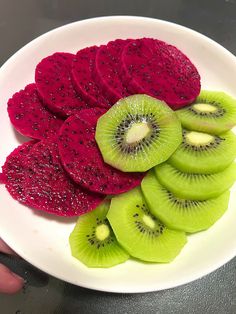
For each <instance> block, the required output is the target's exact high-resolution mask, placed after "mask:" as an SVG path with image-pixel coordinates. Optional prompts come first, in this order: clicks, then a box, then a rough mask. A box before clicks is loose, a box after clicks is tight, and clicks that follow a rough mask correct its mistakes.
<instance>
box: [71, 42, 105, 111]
mask: <svg viewBox="0 0 236 314" xmlns="http://www.w3.org/2000/svg"><path fill="white" fill-rule="evenodd" d="M97 51H98V47H97V46H92V47H88V48H84V49H82V50H79V51H78V52H77V54H76V57H75V58H74V60H73V63H72V76H73V79H74V82H75V86H76V88H77V91H78V93H80V94H81V95H83V97H84V99H86V100H87V101H88V103H89V104H90V106H91V107H103V108H109V107H110V103H109V100H108V99H107V98H105V96H104V92H103V90H102V88H101V86H100V85H99V84H98V83H97V82H96V80H95V74H94V73H95V57H96V54H97Z"/></svg>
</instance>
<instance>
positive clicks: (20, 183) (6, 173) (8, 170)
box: [0, 141, 37, 203]
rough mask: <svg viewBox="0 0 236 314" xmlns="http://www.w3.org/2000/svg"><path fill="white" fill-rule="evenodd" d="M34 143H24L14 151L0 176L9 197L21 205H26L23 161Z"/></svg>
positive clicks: (25, 171)
mask: <svg viewBox="0 0 236 314" xmlns="http://www.w3.org/2000/svg"><path fill="white" fill-rule="evenodd" d="M36 143H37V142H36V141H30V142H26V143H24V144H22V145H20V146H18V147H17V148H16V149H14V150H13V152H12V153H11V154H10V155H9V156H8V157H7V159H6V162H5V164H4V165H3V167H2V173H1V174H0V178H1V183H4V184H6V188H7V190H8V192H9V193H10V194H11V196H12V197H13V198H14V199H16V200H17V201H19V202H22V203H26V196H25V188H24V186H25V180H26V177H27V169H26V167H25V166H24V160H25V158H26V156H27V155H28V154H29V152H30V151H31V149H32V148H33V146H34V145H35V144H36Z"/></svg>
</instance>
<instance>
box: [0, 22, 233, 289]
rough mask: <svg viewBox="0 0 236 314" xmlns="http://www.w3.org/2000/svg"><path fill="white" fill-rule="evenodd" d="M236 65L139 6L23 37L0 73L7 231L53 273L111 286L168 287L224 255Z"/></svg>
mask: <svg viewBox="0 0 236 314" xmlns="http://www.w3.org/2000/svg"><path fill="white" fill-rule="evenodd" d="M121 21H122V23H123V26H122V28H121V29H118V25H119V23H120V22H121ZM125 25H126V26H127V27H128V25H130V29H129V31H128V32H127V31H126V29H125ZM106 27H107V28H108V29H109V30H108V31H107V33H106V34H104V33H103V32H102V30H104V29H105V28H106ZM83 32H84V33H85V34H87V37H86V38H84V37H83V38H81V35H82V34H83ZM96 34H100V35H99V36H100V37H99V36H98V35H97V36H96ZM77 38H79V39H77ZM201 47H203V48H204V49H201ZM212 51H214V54H213V55H212ZM27 62H28V66H27ZM220 62H221V63H220ZM216 64H217V65H218V67H216ZM219 64H220V66H219ZM221 64H224V66H222V65H221ZM235 64H236V63H235V57H234V56H233V55H231V54H230V53H229V52H228V51H226V50H225V49H224V48H223V47H221V46H220V45H218V44H216V43H215V42H213V41H211V40H210V39H208V38H206V37H204V36H203V35H201V34H198V33H196V32H194V31H192V30H189V29H186V28H184V27H181V26H178V25H175V24H171V23H168V22H164V21H158V20H153V19H147V18H135V17H110V18H109V17H107V18H97V19H91V20H87V21H82V22H77V23H73V24H70V25H67V26H64V27H62V28H59V29H56V30H54V31H51V32H49V33H47V34H45V35H43V36H41V37H39V38H38V39H36V40H34V41H33V42H31V43H30V44H28V45H27V46H25V47H24V48H22V49H21V50H20V51H19V52H18V53H16V54H15V55H14V56H13V57H12V58H11V59H9V61H7V63H6V64H5V65H4V66H3V67H2V69H1V71H0V83H1V85H2V86H3V87H4V93H3V97H2V100H1V111H0V114H1V121H3V123H2V125H1V129H0V131H1V134H6V136H3V137H2V138H1V146H2V147H3V150H2V152H1V160H0V161H1V165H2V169H1V171H0V183H1V185H0V195H1V199H2V200H3V201H2V204H3V205H2V206H3V207H2V208H1V209H0V217H1V218H0V230H1V236H2V237H3V239H4V240H5V241H6V242H7V243H8V244H9V245H10V246H12V247H13V249H15V250H16V252H17V253H19V254H20V255H21V256H22V257H23V258H25V259H26V260H28V261H29V262H31V263H32V264H34V265H35V266H37V267H38V268H40V269H42V270H44V271H46V272H48V273H49V274H51V275H54V276H56V277H58V278H61V279H63V280H66V281H68V282H71V283H73V284H77V285H81V286H84V287H88V288H93V289H98V290H104V291H113V292H145V291H153V290H161V289H165V288H169V287H174V286H177V285H180V284H183V283H186V282H189V281H191V280H194V279H197V278H199V277H201V276H203V275H205V274H207V273H209V272H211V271H213V270H214V269H216V268H217V267H220V266H221V265H222V264H224V263H225V262H227V261H228V260H229V259H230V258H232V257H233V256H234V255H235V253H236V241H235V240H234V239H236V236H235V237H234V233H236V231H234V230H231V226H233V219H236V212H235V188H234V187H235V186H234V182H235V181H236V164H235V162H234V160H235V157H236V135H235V133H234V126H235V125H236V94H235V92H234V89H233V84H232V78H233V77H234V76H235V75H236V65H235ZM229 70H231V73H230V75H231V77H229V75H228V73H229ZM232 73H233V74H232ZM11 77H12V81H10V78H11ZM230 78H231V79H230ZM232 229H234V228H232ZM222 234H223V235H224V236H222ZM232 238H234V239H232ZM228 239H230V241H229V242H228ZM166 274H167V276H166ZM139 276H140V278H139ZM167 277H168V278H167Z"/></svg>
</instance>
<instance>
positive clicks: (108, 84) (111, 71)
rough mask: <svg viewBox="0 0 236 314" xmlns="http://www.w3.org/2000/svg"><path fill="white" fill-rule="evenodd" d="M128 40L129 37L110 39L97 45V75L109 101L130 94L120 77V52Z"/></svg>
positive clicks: (114, 100) (113, 101) (112, 101)
mask: <svg viewBox="0 0 236 314" xmlns="http://www.w3.org/2000/svg"><path fill="white" fill-rule="evenodd" d="M130 41H131V40H130V39H126V40H122V39H117V40H114V41H110V42H109V43H108V44H107V45H103V46H101V47H99V49H98V52H97V55H96V72H97V77H98V79H99V82H100V84H101V86H102V87H103V90H104V92H106V93H107V95H108V96H107V97H108V98H109V100H110V101H111V103H115V102H116V101H118V100H119V99H120V98H124V97H126V96H129V95H130V93H129V92H128V91H127V88H126V87H125V85H123V83H122V80H121V77H120V67H121V62H120V59H121V53H122V51H123V48H124V47H125V46H126V45H127V44H128V43H129V42H130Z"/></svg>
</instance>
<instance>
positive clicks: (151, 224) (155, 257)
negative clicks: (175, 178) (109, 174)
mask: <svg viewBox="0 0 236 314" xmlns="http://www.w3.org/2000/svg"><path fill="white" fill-rule="evenodd" d="M107 218H108V220H109V222H110V224H111V226H112V229H113V231H114V233H115V235H116V238H117V240H118V242H119V243H120V244H121V245H122V246H123V247H124V248H125V250H126V251H127V252H128V253H129V254H130V255H131V256H133V257H135V258H138V259H140V260H143V261H148V262H160V263H167V262H170V261H171V260H173V259H174V258H175V257H176V256H177V255H178V254H179V253H180V251H181V249H182V248H183V246H184V245H185V243H186V242H187V238H186V235H185V233H184V232H180V231H175V230H170V229H168V228H167V227H166V226H165V225H164V224H163V223H162V222H161V221H160V220H158V219H157V218H156V217H155V216H153V215H152V214H151V213H150V211H149V209H148V207H147V205H146V202H145V200H144V198H143V195H142V193H141V189H140V188H139V187H138V188H135V189H133V190H131V191H129V192H127V193H124V194H120V195H119V196H116V197H114V198H113V199H112V201H111V206H110V209H109V212H108V214H107Z"/></svg>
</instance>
